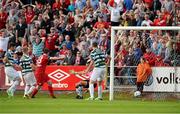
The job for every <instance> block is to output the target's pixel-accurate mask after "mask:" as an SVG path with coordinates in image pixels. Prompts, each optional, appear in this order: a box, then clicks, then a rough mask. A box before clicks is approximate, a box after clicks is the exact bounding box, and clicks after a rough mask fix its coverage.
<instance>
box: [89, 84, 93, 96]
mask: <svg viewBox="0 0 180 114" xmlns="http://www.w3.org/2000/svg"><path fill="white" fill-rule="evenodd" d="M89 92H90V97H91V98H94V84H90V85H89Z"/></svg>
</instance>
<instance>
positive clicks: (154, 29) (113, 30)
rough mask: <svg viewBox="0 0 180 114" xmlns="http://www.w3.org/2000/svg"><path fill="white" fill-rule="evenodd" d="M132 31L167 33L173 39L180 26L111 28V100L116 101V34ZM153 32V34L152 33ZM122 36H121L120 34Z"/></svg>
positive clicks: (179, 30) (179, 31)
mask: <svg viewBox="0 0 180 114" xmlns="http://www.w3.org/2000/svg"><path fill="white" fill-rule="evenodd" d="M131 30H134V31H142V32H147V33H148V35H149V34H150V33H154V32H155V33H156V32H158V31H166V32H168V33H170V34H172V37H173V38H174V37H175V34H177V33H180V27H178V26H137V27H135V26H127V27H125V26H120V27H119V26H112V27H111V52H110V55H111V61H110V81H109V82H110V83H109V92H110V94H109V100H110V101H111V100H113V99H114V93H113V92H114V87H115V86H114V79H115V76H116V75H115V74H114V70H115V68H116V67H115V59H114V58H115V42H116V33H117V31H120V32H122V31H123V32H124V31H126V32H129V31H131ZM151 31H152V32H151ZM119 35H121V34H119ZM118 37H121V36H118Z"/></svg>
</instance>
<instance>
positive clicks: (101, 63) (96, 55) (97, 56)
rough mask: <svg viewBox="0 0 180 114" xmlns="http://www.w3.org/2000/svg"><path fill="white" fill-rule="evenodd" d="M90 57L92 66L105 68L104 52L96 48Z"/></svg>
mask: <svg viewBox="0 0 180 114" xmlns="http://www.w3.org/2000/svg"><path fill="white" fill-rule="evenodd" d="M90 56H91V59H92V60H93V61H94V67H96V68H105V59H106V56H105V54H104V53H103V52H102V51H101V50H100V49H98V48H96V49H94V50H93V51H92V52H91V55H90Z"/></svg>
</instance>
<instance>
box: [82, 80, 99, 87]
mask: <svg viewBox="0 0 180 114" xmlns="http://www.w3.org/2000/svg"><path fill="white" fill-rule="evenodd" d="M83 81H86V83H87V84H86V85H85V86H83V88H89V80H83ZM96 86H97V83H94V88H96Z"/></svg>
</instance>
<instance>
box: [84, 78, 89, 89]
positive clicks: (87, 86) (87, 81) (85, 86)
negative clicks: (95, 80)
mask: <svg viewBox="0 0 180 114" xmlns="http://www.w3.org/2000/svg"><path fill="white" fill-rule="evenodd" d="M83 81H85V82H86V83H87V84H86V85H84V86H83V88H89V80H83Z"/></svg>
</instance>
